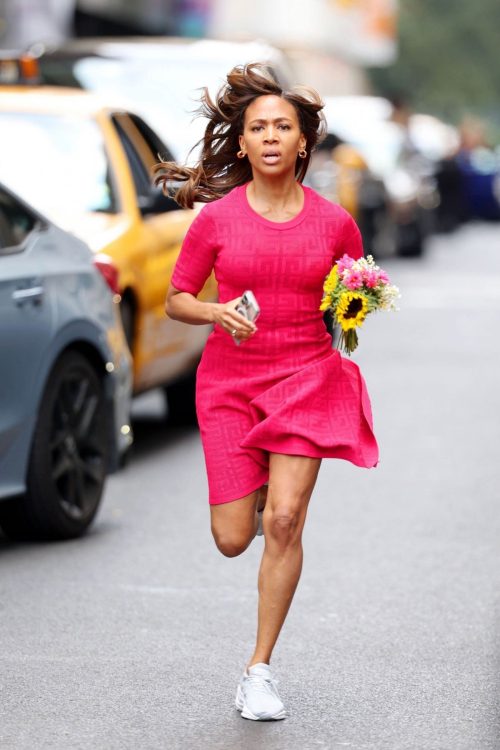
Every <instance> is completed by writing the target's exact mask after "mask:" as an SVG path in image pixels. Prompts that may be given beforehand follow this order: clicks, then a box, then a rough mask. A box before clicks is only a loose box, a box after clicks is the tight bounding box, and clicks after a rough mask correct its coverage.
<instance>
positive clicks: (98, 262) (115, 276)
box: [93, 253, 121, 294]
mask: <svg viewBox="0 0 500 750" xmlns="http://www.w3.org/2000/svg"><path fill="white" fill-rule="evenodd" d="M93 263H94V265H95V266H96V268H98V269H99V271H100V272H101V273H102V275H103V276H104V280H105V281H106V284H107V285H108V286H109V288H110V289H111V291H112V292H113V294H121V290H120V282H119V273H118V269H117V267H116V265H115V262H114V260H113V258H110V257H109V255H105V253H97V255H94V258H93Z"/></svg>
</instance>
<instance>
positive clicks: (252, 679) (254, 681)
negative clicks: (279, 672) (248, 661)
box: [246, 674, 279, 695]
mask: <svg viewBox="0 0 500 750" xmlns="http://www.w3.org/2000/svg"><path fill="white" fill-rule="evenodd" d="M246 679H247V680H248V681H249V683H250V684H251V685H252V687H253V688H254V689H255V690H258V691H259V692H261V693H270V694H271V695H274V693H273V691H272V688H271V685H272V686H273V687H274V689H275V690H276V685H277V684H278V682H279V680H275V679H273V678H272V677H264V675H261V674H249V675H247V676H246Z"/></svg>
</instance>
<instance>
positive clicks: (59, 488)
mask: <svg viewBox="0 0 500 750" xmlns="http://www.w3.org/2000/svg"><path fill="white" fill-rule="evenodd" d="M26 179H29V175H26ZM119 300H120V296H119V289H118V278H117V271H116V268H115V267H114V266H113V262H112V260H111V259H110V258H109V257H108V256H102V255H97V256H94V254H93V253H92V252H91V250H90V249H89V248H88V247H87V245H85V243H83V242H82V241H80V240H78V239H76V238H75V237H74V236H72V235H70V234H68V233H66V232H64V231H62V230H61V229H59V228H58V227H56V226H54V224H52V223H51V222H50V221H48V220H47V219H45V218H44V217H43V216H41V215H40V214H39V213H37V211H35V210H34V209H32V208H31V207H30V206H28V205H27V204H26V203H24V202H23V201H22V200H21V199H19V198H18V197H17V196H15V195H14V194H13V193H12V192H10V191H9V190H7V189H6V188H4V187H3V186H1V185H0V526H1V527H2V529H3V531H4V532H5V533H6V534H7V536H9V537H11V538H13V539H26V538H28V539H29V538H53V539H54V538H59V539H61V538H70V537H75V536H79V535H80V534H82V533H83V532H84V531H85V529H86V528H87V527H88V526H89V524H90V523H91V521H92V519H93V518H94V516H95V514H96V512H97V509H98V506H99V502H100V499H101V496H102V491H103V487H104V482H105V477H106V475H107V474H109V473H111V472H113V471H115V470H116V469H117V468H118V466H119V465H120V464H121V463H122V462H123V457H124V455H125V453H126V451H127V450H128V449H129V447H130V445H131V443H132V439H133V437H132V429H131V426H130V417H129V414H130V400H131V392H132V359H131V355H130V351H129V349H128V346H127V344H126V340H125V337H124V333H123V328H122V324H121V318H120V314H119V305H118V302H119Z"/></svg>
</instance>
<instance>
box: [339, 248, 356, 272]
mask: <svg viewBox="0 0 500 750" xmlns="http://www.w3.org/2000/svg"><path fill="white" fill-rule="evenodd" d="M353 263H354V258H351V256H350V255H347V253H344V255H343V256H342V257H341V259H340V260H338V261H337V266H338V272H339V274H340V275H341V276H342V274H343V272H344V271H345V270H346V269H348V268H352V265H353Z"/></svg>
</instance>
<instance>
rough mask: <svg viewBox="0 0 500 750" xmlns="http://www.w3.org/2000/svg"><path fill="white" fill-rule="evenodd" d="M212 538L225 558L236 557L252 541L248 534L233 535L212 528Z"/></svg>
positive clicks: (232, 533)
mask: <svg viewBox="0 0 500 750" xmlns="http://www.w3.org/2000/svg"><path fill="white" fill-rule="evenodd" d="M212 536H213V538H214V541H215V544H216V546H217V549H218V550H219V552H222V554H223V555H224V556H225V557H238V555H241V553H242V552H244V551H245V550H246V548H247V547H248V545H249V544H250V542H251V541H252V537H251V536H250V535H249V534H242V533H241V532H240V533H235V532H234V531H232V532H228V531H219V530H218V529H216V528H214V527H213V526H212Z"/></svg>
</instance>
